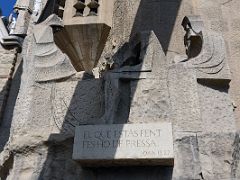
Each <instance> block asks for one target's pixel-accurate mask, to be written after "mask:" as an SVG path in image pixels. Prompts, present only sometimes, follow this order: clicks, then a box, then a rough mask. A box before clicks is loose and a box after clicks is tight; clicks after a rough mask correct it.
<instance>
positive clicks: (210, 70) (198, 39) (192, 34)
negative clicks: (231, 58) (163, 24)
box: [180, 16, 231, 81]
mask: <svg viewBox="0 0 240 180" xmlns="http://www.w3.org/2000/svg"><path fill="white" fill-rule="evenodd" d="M182 26H183V27H184V30H185V31H186V35H185V37H184V44H185V47H186V54H187V59H184V60H180V62H182V63H184V65H185V66H187V67H189V68H194V69H196V71H197V78H198V79H212V80H213V79H215V80H217V79H222V80H227V81H230V80H231V76H230V70H229V67H228V64H227V61H226V47H225V43H224V40H223V37H222V36H221V35H220V34H218V33H216V32H212V31H206V30H205V28H204V24H203V21H202V20H201V18H200V17H199V16H190V17H185V18H184V19H183V22H182Z"/></svg>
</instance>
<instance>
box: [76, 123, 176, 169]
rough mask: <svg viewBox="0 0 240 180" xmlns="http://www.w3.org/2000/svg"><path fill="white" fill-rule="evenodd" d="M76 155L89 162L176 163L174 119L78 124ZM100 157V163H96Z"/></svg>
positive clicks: (78, 158)
mask: <svg viewBox="0 0 240 180" xmlns="http://www.w3.org/2000/svg"><path fill="white" fill-rule="evenodd" d="M73 159H74V160H77V161H80V162H82V163H83V164H87V165H91V164H92V165H94V164H95V165H106V164H109V163H110V164H125V165H134V164H136V165H139V164H140V165H146V164H149V165H173V160H174V157H173V138H172V125H171V123H151V124H113V125H86V126H78V127H76V130H75V139H74V149H73ZM99 161H101V163H97V162H99Z"/></svg>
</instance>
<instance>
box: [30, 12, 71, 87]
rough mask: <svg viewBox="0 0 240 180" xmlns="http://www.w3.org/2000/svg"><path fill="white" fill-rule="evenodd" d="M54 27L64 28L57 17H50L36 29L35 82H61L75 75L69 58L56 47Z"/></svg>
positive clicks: (34, 49)
mask: <svg viewBox="0 0 240 180" xmlns="http://www.w3.org/2000/svg"><path fill="white" fill-rule="evenodd" d="M52 26H59V27H61V26H63V24H62V21H61V20H60V18H59V17H57V15H51V16H49V17H48V18H47V19H46V20H45V21H44V22H42V23H40V24H38V25H36V26H35V28H34V33H33V36H34V40H35V44H34V47H33V52H34V53H33V54H34V68H35V81H37V82H45V81H52V80H59V79H63V78H67V77H70V76H72V75H73V74H74V73H75V70H74V68H73V67H72V64H71V63H70V60H69V59H68V57H67V56H66V55H65V54H64V53H62V51H61V50H60V49H59V48H58V47H57V46H56V44H55V42H54V38H53V30H52Z"/></svg>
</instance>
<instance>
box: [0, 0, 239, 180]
mask: <svg viewBox="0 0 240 180" xmlns="http://www.w3.org/2000/svg"><path fill="white" fill-rule="evenodd" d="M37 3H38V4H40V3H42V5H44V4H45V3H46V1H42V2H39V1H37ZM35 5H36V4H35ZM239 8H240V2H239V1H238V0H231V1H229V0H218V1H216V0H208V1H206V0H168V1H166V0H158V1H156V0H134V1H133V0H132V1H129V0H115V3H114V11H113V12H114V14H113V27H112V30H111V32H110V36H109V39H108V41H107V43H106V46H105V49H104V51H103V54H102V56H101V59H100V62H99V65H98V67H99V68H100V69H103V70H106V68H105V67H107V66H108V65H109V64H110V65H112V64H111V63H113V62H114V61H116V58H115V57H116V56H115V55H116V54H117V52H118V51H119V50H120V49H122V47H123V46H124V44H129V43H130V44H131V42H136V40H134V39H135V38H134V37H135V34H136V33H140V32H142V31H145V32H146V31H147V32H150V31H153V33H154V34H155V35H156V38H153V40H154V42H157V41H156V39H157V40H159V42H160V43H158V42H157V44H155V45H154V43H153V44H151V43H150V44H149V45H148V46H147V47H148V48H149V49H150V50H151V49H154V47H155V50H156V52H157V54H158V53H159V54H158V55H157V57H158V58H155V59H154V58H153V62H158V63H160V65H159V66H155V64H154V63H153V66H152V69H151V68H150V69H148V70H149V71H148V72H142V71H141V68H140V69H138V70H139V71H138V72H137V73H134V72H129V73H126V72H120V73H121V76H119V75H118V76H117V78H118V80H119V77H120V79H122V80H121V82H120V83H119V84H118V85H119V86H118V85H117V86H115V87H114V85H115V84H111V83H110V84H108V82H115V81H111V78H113V77H114V76H108V75H107V74H110V73H109V71H108V73H106V72H103V71H102V72H100V76H101V79H93V77H92V76H91V75H89V74H87V73H84V72H79V73H76V72H75V71H74V72H73V74H72V71H71V70H70V72H71V73H70V74H72V75H71V76H69V75H66V76H65V75H63V76H61V78H53V79H51V77H52V76H57V77H59V74H57V71H51V72H50V73H52V74H51V75H50V74H46V78H48V79H49V78H50V81H45V80H43V81H41V82H38V81H36V78H35V77H36V72H38V71H37V70H38V66H35V63H36V62H35V60H36V58H35V56H36V54H37V52H38V51H37V50H38V49H37V50H36V49H34V48H33V47H37V46H38V45H39V44H36V41H35V39H34V35H33V33H34V32H35V33H36V32H37V31H36V30H34V29H35V27H37V26H38V25H37V26H35V25H34V24H33V22H36V18H37V15H36V13H33V14H32V15H31V21H30V26H29V28H28V36H27V37H26V38H25V41H24V45H23V52H22V53H21V54H20V55H19V58H18V60H19V61H18V66H17V68H16V71H15V74H14V76H13V83H12V86H11V89H10V94H9V98H8V102H7V104H6V108H5V112H4V118H3V121H2V125H1V126H0V151H1V153H0V177H1V178H2V179H8V180H9V179H14V180H15V179H24V180H25V179H49V180H50V179H88V180H92V179H93V180H102V179H104V180H105V179H114V180H115V179H116V180H122V179H137V180H142V179H144V180H145V179H151V180H157V179H166V180H170V179H173V180H186V179H210V180H215V179H219V180H237V179H239V178H240V173H239V172H240V169H239V167H240V165H239V162H240V160H239V159H240V158H239V156H240V155H239V154H240V152H239V151H240V150H239V144H240V140H239V133H236V129H237V128H236V125H235V121H236V120H235V119H234V117H233V115H234V114H233V104H235V105H236V106H239V103H240V98H239V97H240V96H239V95H240V94H239V89H238V86H239V81H240V80H239V77H240V76H239V62H238V60H239V37H240V36H239V23H238V22H239V18H240V14H239ZM40 9H41V8H40ZM186 15H200V16H201V18H202V20H203V22H204V24H205V29H206V32H210V31H211V32H213V33H214V34H215V33H218V35H219V34H220V35H223V37H224V41H225V42H226V46H227V47H226V49H227V57H228V58H226V60H227V61H228V62H229V66H230V69H231V71H232V82H231V84H230V89H229V87H228V84H227V83H226V82H225V81H224V82H222V81H221V82H220V83H219V81H218V83H216V82H215V81H207V80H204V79H200V78H199V77H198V74H197V73H196V71H195V69H194V68H195V67H194V68H191V69H189V68H188V67H186V66H183V65H182V64H179V63H177V64H176V61H175V60H176V59H175V58H174V57H175V56H176V55H184V53H185V52H184V43H183V37H184V30H183V28H182V27H181V22H182V20H183V18H184V17H185V16H186ZM38 30H39V29H38ZM43 30H45V32H47V33H46V35H48V36H49V35H50V36H51V30H52V29H51V28H47V30H46V29H43ZM40 32H41V31H40ZM38 35H40V34H38ZM152 37H154V36H152ZM42 38H43V39H44V38H45V36H43V37H42ZM40 39H41V38H40ZM43 39H42V40H43ZM47 39H48V38H47ZM142 42H145V43H146V41H142ZM133 44H134V43H133ZM159 45H161V46H162V48H161V47H160V46H159ZM44 46H45V45H44ZM52 46H54V43H52V41H51V43H50V47H51V48H52ZM130 47H131V45H130ZM45 48H46V47H45ZM127 49H128V48H127ZM129 49H131V50H132V49H134V48H132V47H131V48H129ZM161 49H162V50H161ZM45 50H46V49H45ZM141 51H142V50H141V49H140V52H141ZM137 52H138V51H137ZM142 52H143V51H142ZM156 52H155V53H156ZM163 52H164V53H163ZM120 54H122V55H126V56H127V57H126V56H125V57H124V58H122V59H121V58H120V59H121V61H120V62H119V63H120V64H121V63H122V67H120V68H119V69H120V70H121V68H123V69H128V70H129V68H128V66H129V64H124V62H125V60H127V59H128V57H131V56H129V52H128V51H126V49H124V48H123V51H122V52H120ZM151 54H152V53H151V51H150V52H147V53H146V55H147V56H148V57H153V56H151ZM130 55H135V57H134V56H133V57H134V58H133V59H138V60H139V57H138V56H136V52H133V54H131V52H130ZM136 57H138V58H136ZM59 59H60V58H59ZM59 59H58V58H56V59H53V58H49V59H47V58H46V59H45V60H46V63H45V62H44V63H41V64H44V65H47V66H49V63H50V62H51V63H52V62H53V60H56V61H57V60H59ZM40 60H43V61H44V59H41V58H40ZM129 60H130V62H131V58H130V59H129ZM148 60H149V59H148ZM154 60H156V61H154ZM112 61H113V62H112ZM65 62H66V63H67V64H70V61H69V58H66V59H65ZM109 62H110V63H109ZM161 63H162V64H161ZM140 64H141V66H142V63H140ZM113 65H114V66H115V65H117V64H116V63H115V64H114V63H113ZM118 65H119V64H118ZM135 65H136V64H135ZM161 65H162V66H161ZM133 66H134V65H133ZM141 66H140V67H141ZM53 67H57V66H55V65H53ZM142 67H144V66H142ZM146 67H148V68H149V66H146ZM150 67H151V66H150ZM138 68H139V67H138ZM154 68H156V69H155V70H154ZM131 69H134V67H130V70H131ZM57 70H59V69H57ZM115 70H116V69H115ZM41 72H42V71H39V73H41ZM111 72H112V71H111ZM156 72H159V74H156ZM112 73H113V72H112ZM115 73H117V72H116V71H115ZM103 74H105V76H104V78H102V77H103V76H102V75H103ZM129 74H130V75H129ZM149 75H150V76H149ZM151 75H153V76H151ZM221 77H222V76H221V75H220V76H219V77H218V78H217V79H218V80H219V79H220V80H221ZM108 78H110V81H107V80H108ZM129 81H130V83H129ZM108 88H112V89H108ZM229 90H230V93H231V94H232V98H233V99H234V101H235V103H233V104H232V101H231V99H230V97H229V93H228V91H229ZM106 92H108V93H106ZM106 95H109V96H108V97H110V101H106V98H107V97H106ZM111 97H113V98H112V99H111ZM119 97H121V98H119ZM108 102H121V103H120V105H121V106H120V107H118V108H119V109H120V111H116V112H114V113H116V114H115V117H119V118H116V119H114V120H111V119H110V120H109V119H105V118H103V117H104V114H105V113H106V109H108V108H106V107H110V105H109V104H108ZM139 102H141V104H138V103H139ZM144 103H147V104H148V105H145V104H144ZM112 109H113V110H116V109H117V108H116V106H115V107H113V108H112ZM126 111H128V113H126ZM122 112H125V113H122ZM145 112H146V113H145ZM235 112H236V113H235V115H236V117H237V118H236V119H237V122H238V124H239V118H240V115H239V114H240V113H239V112H240V111H239V109H238V108H237V109H235ZM153 114H154V115H153ZM118 115H120V116H118ZM156 117H158V118H156ZM154 118H156V119H154ZM122 121H123V122H122ZM128 121H129V122H131V123H136V122H145V123H146V122H151V121H163V122H172V124H173V136H174V152H175V164H174V167H117V168H114V167H112V168H88V169H86V168H82V167H81V166H80V165H79V163H77V162H76V161H73V160H72V150H73V133H74V132H73V131H74V127H75V126H77V125H81V124H99V123H120V122H122V123H124V122H128Z"/></svg>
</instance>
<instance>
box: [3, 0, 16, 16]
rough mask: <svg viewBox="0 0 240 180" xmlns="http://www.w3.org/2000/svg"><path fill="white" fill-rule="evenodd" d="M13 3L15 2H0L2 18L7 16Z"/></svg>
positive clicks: (14, 0)
mask: <svg viewBox="0 0 240 180" xmlns="http://www.w3.org/2000/svg"><path fill="white" fill-rule="evenodd" d="M15 2H16V0H0V8H1V9H2V13H3V16H9V14H10V13H11V12H12V9H13V6H14V4H15Z"/></svg>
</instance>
